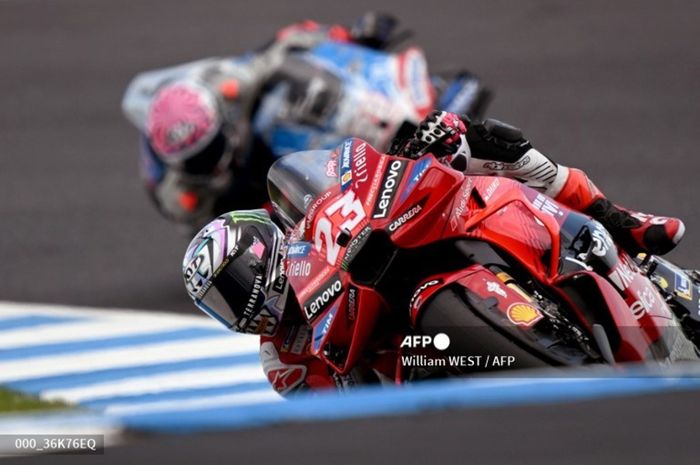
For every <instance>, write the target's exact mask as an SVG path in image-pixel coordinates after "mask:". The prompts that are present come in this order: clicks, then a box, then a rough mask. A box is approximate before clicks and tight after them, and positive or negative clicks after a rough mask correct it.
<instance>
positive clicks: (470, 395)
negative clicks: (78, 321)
mask: <svg viewBox="0 0 700 465" xmlns="http://www.w3.org/2000/svg"><path fill="white" fill-rule="evenodd" d="M531 381H532V382H531V383H528V384H518V385H509V384H507V383H504V384H503V385H498V384H497V383H494V382H492V381H491V382H488V381H487V382H485V383H482V382H478V381H477V382H471V381H463V380H461V381H451V382H450V381H448V382H430V383H429V382H426V383H422V384H420V385H413V386H406V387H401V388H364V389H358V390H357V391H355V392H351V393H348V394H346V395H343V396H342V398H339V397H338V395H337V394H335V393H332V394H318V395H317V396H316V397H312V396H304V397H299V398H296V399H293V400H290V401H288V402H269V403H259V404H254V405H247V406H246V405H239V406H232V407H219V408H207V409H199V410H196V409H193V410H185V411H180V410H178V411H173V412H157V413H147V414H137V413H133V414H126V415H121V416H118V417H117V418H119V419H120V420H121V421H123V422H124V423H125V425H126V426H129V427H133V428H139V429H143V430H150V431H161V432H172V433H185V432H195V431H202V430H207V431H211V430H216V429H230V428H240V427H251V426H260V425H265V424H269V423H277V422H282V421H305V420H338V419H347V418H357V417H367V416H377V415H391V414H410V413H416V412H420V411H426V410H439V409H447V408H455V407H458V408H466V407H477V408H478V407H496V406H508V405H522V404H547V403H558V402H568V401H576V400H587V399H596V398H601V397H614V396H623V395H634V394H646V393H653V392H663V391H667V392H668V391H681V390H693V389H700V379H699V378H675V379H668V378H617V379H610V378H606V379H600V378H598V379H581V380H574V381H571V382H566V383H563V382H560V381H561V380H546V379H545V380H531Z"/></svg>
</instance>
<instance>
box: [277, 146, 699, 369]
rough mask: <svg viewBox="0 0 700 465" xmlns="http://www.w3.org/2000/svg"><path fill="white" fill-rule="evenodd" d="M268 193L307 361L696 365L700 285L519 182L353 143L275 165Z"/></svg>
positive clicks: (342, 364)
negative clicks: (307, 339)
mask: <svg viewBox="0 0 700 465" xmlns="http://www.w3.org/2000/svg"><path fill="white" fill-rule="evenodd" d="M268 189H269V193H270V196H271V199H272V201H273V205H274V206H275V210H276V213H277V215H278V217H279V218H280V219H281V222H283V223H284V224H285V226H287V227H288V231H289V234H290V243H289V245H288V249H287V259H286V261H285V271H286V273H287V276H288V278H289V281H290V284H291V287H292V289H293V290H294V292H295V294H296V297H297V300H298V302H299V304H300V310H301V312H302V314H303V318H305V319H306V321H307V322H308V324H309V326H310V327H311V328H312V338H311V343H310V344H311V347H310V350H311V352H312V353H313V354H314V355H315V356H317V357H319V358H320V359H322V360H323V361H324V362H326V363H327V364H328V365H329V366H330V367H332V368H333V370H335V371H336V372H337V373H338V374H339V375H343V374H346V373H348V372H349V371H350V370H352V369H353V368H355V367H358V366H369V367H372V366H373V364H376V363H379V362H378V361H377V360H379V358H381V360H382V363H383V364H384V365H385V366H386V360H387V358H388V359H389V360H393V363H394V364H395V365H394V367H393V368H392V369H391V370H389V371H391V372H393V373H392V376H393V378H394V379H393V381H395V382H404V381H407V380H411V379H413V378H414V377H416V376H417V375H416V373H417V371H419V372H421V373H422V375H421V376H425V373H473V372H477V371H488V370H495V369H502V368H506V367H507V368H529V367H542V366H579V365H585V364H592V363H610V364H616V363H623V362H655V363H668V362H676V361H685V360H693V361H695V360H698V351H697V348H696V345H695V343H694V342H697V341H696V340H695V337H696V336H695V335H696V334H700V332H699V331H698V329H699V328H700V316H699V315H698V306H699V300H698V299H699V298H700V286H699V281H698V275H697V273H696V272H689V271H685V270H683V269H681V268H680V267H678V266H676V265H674V264H672V263H670V262H669V261H667V260H664V259H662V258H659V257H653V256H646V257H631V256H629V255H628V254H627V253H626V252H625V251H624V250H622V249H621V248H619V247H618V246H617V245H616V244H615V242H614V240H613V238H612V237H611V236H610V234H609V233H608V231H607V230H606V229H605V228H604V227H603V226H602V225H601V224H600V223H598V222H597V221H595V220H593V219H592V218H590V217H588V216H586V215H584V214H581V213H579V212H576V211H573V210H570V209H568V208H566V207H565V206H563V205H561V204H559V203H557V202H556V201H554V200H553V199H551V198H549V197H547V196H545V195H543V194H541V193H539V192H537V191H535V190H533V189H531V188H528V187H527V186H525V185H523V184H520V183H518V182H517V181H513V180H510V179H506V178H501V177H491V176H469V175H464V174H462V173H460V172H458V171H456V170H454V169H452V168H450V167H448V166H445V165H444V164H442V163H440V162H439V161H438V160H437V159H436V158H435V157H433V156H432V155H425V156H423V157H422V158H420V159H418V160H415V161H414V160H408V159H405V158H399V157H396V156H390V155H384V154H380V153H378V152H377V151H375V150H374V149H373V148H372V147H371V146H370V145H369V144H367V143H366V142H364V141H362V140H359V139H348V140H347V141H345V142H344V143H343V144H342V145H341V146H339V147H338V148H337V149H335V150H334V151H307V152H298V153H295V154H291V155H289V156H287V157H285V158H282V159H280V160H278V161H277V162H276V163H275V164H274V165H273V166H272V168H271V170H270V172H269V174H268ZM438 349H440V350H438ZM387 354H389V355H390V357H387ZM489 360H490V363H489ZM386 372H387V370H386V369H384V373H386Z"/></svg>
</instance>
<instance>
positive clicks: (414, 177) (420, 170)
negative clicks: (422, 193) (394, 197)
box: [399, 157, 430, 202]
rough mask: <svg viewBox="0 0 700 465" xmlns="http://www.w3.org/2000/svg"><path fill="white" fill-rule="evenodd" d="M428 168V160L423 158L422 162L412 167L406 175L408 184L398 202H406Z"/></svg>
mask: <svg viewBox="0 0 700 465" xmlns="http://www.w3.org/2000/svg"><path fill="white" fill-rule="evenodd" d="M429 166H430V158H428V157H425V158H423V159H422V160H419V161H418V162H417V163H416V164H415V165H413V169H412V170H411V173H410V174H409V175H408V184H406V187H405V188H404V190H403V192H402V193H401V197H399V201H400V202H403V201H404V200H406V198H407V197H408V195H409V194H410V193H411V192H412V191H413V189H414V188H415V187H416V184H418V181H420V180H421V178H422V177H423V175H424V174H425V172H426V171H427V170H428V167H429Z"/></svg>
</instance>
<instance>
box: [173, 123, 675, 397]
mask: <svg viewBox="0 0 700 465" xmlns="http://www.w3.org/2000/svg"><path fill="white" fill-rule="evenodd" d="M392 152H393V153H394V154H398V153H401V154H403V155H405V156H409V157H411V158H417V157H420V156H422V155H423V154H424V153H427V152H431V153H433V154H435V155H436V156H438V157H443V159H444V160H445V161H446V162H449V163H451V164H452V166H453V167H454V168H456V169H460V170H466V171H468V172H470V173H483V174H491V175H494V174H495V175H502V176H508V177H510V178H513V179H517V180H519V181H521V182H524V183H526V184H527V185H529V186H531V187H533V188H535V189H538V190H540V191H543V192H544V193H546V194H548V195H550V196H552V197H554V198H556V199H557V200H558V201H560V202H562V203H564V204H565V205H567V206H569V207H570V208H573V209H575V210H578V211H582V212H585V213H588V214H589V215H591V216H592V217H594V218H596V219H597V220H598V221H600V222H601V223H602V224H603V225H604V226H605V227H606V228H608V229H609V230H610V232H611V233H612V234H613V236H614V237H615V239H616V240H617V241H618V242H619V243H620V244H621V245H623V247H625V248H626V249H627V250H628V251H629V252H631V253H636V252H642V251H643V252H651V253H654V254H663V253H666V252H668V251H670V250H671V249H672V248H673V247H674V246H675V245H676V244H677V243H678V242H679V241H680V239H681V238H682V236H683V233H684V231H685V228H684V226H683V223H682V222H681V221H680V220H679V219H676V218H667V217H658V216H652V215H647V214H642V213H639V212H635V211H632V210H628V209H625V208H622V207H619V206H617V205H615V204H613V203H612V202H610V201H609V200H608V199H606V198H605V196H604V195H603V194H602V193H601V192H600V190H599V189H598V188H596V187H595V185H594V184H593V183H592V182H591V181H590V180H589V179H588V177H587V176H586V174H585V173H584V172H583V171H581V170H578V169H575V168H569V167H565V166H563V165H558V164H557V163H555V162H553V161H552V160H550V159H549V158H547V157H546V156H544V155H543V154H542V153H540V152H539V151H537V150H536V149H534V148H533V147H532V144H530V142H529V141H528V140H527V139H525V138H524V136H523V134H522V132H521V131H520V130H519V129H517V128H515V127H512V126H509V125H507V124H505V123H501V122H499V121H496V120H486V121H485V122H471V121H469V120H467V119H466V118H462V117H460V116H459V115H456V114H452V113H446V112H440V111H436V112H433V113H432V114H430V115H429V116H428V117H427V118H426V119H425V120H424V121H423V122H422V123H421V125H420V126H419V127H418V129H417V130H416V131H415V133H414V135H413V137H412V138H410V139H407V140H397V141H395V143H394V144H393V147H392ZM284 242H285V237H284V234H283V233H282V231H281V230H280V229H279V228H278V227H277V226H276V225H275V224H274V223H273V222H272V221H271V219H270V216H269V215H268V214H267V212H265V211H264V210H253V211H237V212H231V213H228V214H225V215H222V216H221V217H219V218H217V219H216V220H214V221H213V222H211V223H210V224H209V225H207V226H206V227H205V228H204V229H203V230H202V231H201V232H200V233H199V234H198V235H197V236H196V237H195V238H194V239H193V240H192V242H191V243H190V245H189V247H188V249H187V252H186V254H185V257H184V260H183V274H184V279H185V285H186V287H187V291H188V293H189V294H190V297H192V299H193V300H194V302H195V304H196V305H197V306H198V307H199V308H200V309H202V310H203V311H204V312H205V313H207V314H209V315H210V316H212V317H213V318H215V319H217V320H218V321H220V322H221V323H223V324H224V325H226V326H227V327H229V328H231V329H233V330H235V331H238V332H241V333H249V334H259V335H260V336H261V347H260V352H261V360H262V364H263V370H264V371H265V374H266V375H267V377H268V379H269V381H270V383H271V384H272V386H273V387H274V389H276V390H277V391H278V392H279V393H280V394H282V395H288V394H290V393H292V392H296V391H300V390H308V389H318V388H333V387H335V388H337V389H340V390H343V389H346V388H348V387H351V386H353V385H356V384H361V383H368V382H379V381H381V380H387V379H388V380H390V379H391V376H392V373H393V370H394V368H395V363H396V360H395V358H394V359H392V357H391V356H390V355H389V354H382V353H380V354H378V358H377V359H376V360H375V361H374V362H373V363H372V365H371V366H370V367H363V368H358V369H355V370H353V371H351V372H350V373H349V374H348V375H345V376H339V375H337V374H336V373H335V372H334V371H333V370H331V369H330V368H329V367H327V366H326V365H325V364H324V362H322V361H321V360H320V359H318V358H316V357H315V356H313V355H311V354H310V353H309V352H308V347H309V344H310V342H311V329H310V327H309V326H308V325H307V324H306V322H305V320H304V319H303V317H302V314H301V311H300V304H299V303H298V302H297V301H296V297H295V296H294V294H293V291H291V290H290V288H289V285H288V283H287V279H286V277H285V273H284V257H285V254H286V249H285V246H284Z"/></svg>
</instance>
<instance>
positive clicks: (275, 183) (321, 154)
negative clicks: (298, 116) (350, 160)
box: [267, 150, 339, 228]
mask: <svg viewBox="0 0 700 465" xmlns="http://www.w3.org/2000/svg"><path fill="white" fill-rule="evenodd" d="M338 171H339V167H338V154H337V152H334V151H331V150H308V151H304V152H296V153H292V154H289V155H287V156H285V157H282V158H280V159H279V160H277V161H276V162H275V163H273V164H272V166H271V167H270V171H269V172H268V173H267V191H268V193H269V195H270V201H271V202H272V206H273V207H274V209H275V213H277V215H278V216H279V217H280V219H281V220H282V222H283V223H284V225H285V226H286V227H287V228H293V227H294V226H295V225H296V224H297V223H299V222H300V221H301V220H303V219H304V215H305V214H306V208H307V207H308V206H309V205H310V204H311V203H312V202H313V200H314V199H315V198H316V197H318V196H319V195H320V194H322V193H323V192H326V191H327V190H329V189H330V188H331V187H333V186H334V185H336V184H338V183H339V178H338Z"/></svg>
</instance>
